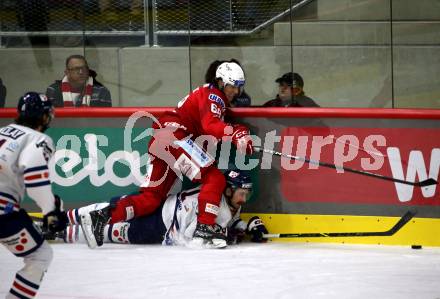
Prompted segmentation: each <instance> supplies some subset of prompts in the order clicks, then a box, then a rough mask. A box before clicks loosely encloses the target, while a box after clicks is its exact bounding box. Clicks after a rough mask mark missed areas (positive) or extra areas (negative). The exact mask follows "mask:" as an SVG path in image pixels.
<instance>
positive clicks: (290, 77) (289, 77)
mask: <svg viewBox="0 0 440 299" xmlns="http://www.w3.org/2000/svg"><path fill="white" fill-rule="evenodd" d="M275 82H276V83H286V84H287V85H290V86H292V87H304V80H303V78H302V77H301V76H300V75H299V74H298V73H292V72H288V73H285V74H284V75H282V76H281V77H279V78H278V79H276V80H275Z"/></svg>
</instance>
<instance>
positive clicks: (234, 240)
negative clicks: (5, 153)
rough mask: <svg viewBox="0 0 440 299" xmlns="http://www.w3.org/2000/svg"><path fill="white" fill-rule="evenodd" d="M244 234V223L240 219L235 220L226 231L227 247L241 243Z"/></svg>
mask: <svg viewBox="0 0 440 299" xmlns="http://www.w3.org/2000/svg"><path fill="white" fill-rule="evenodd" d="M240 224H242V225H240ZM242 226H243V227H242ZM245 234H246V222H243V220H241V219H237V220H236V221H235V222H234V223H233V224H232V225H231V226H230V227H229V229H228V237H227V242H228V245H233V244H239V243H241V241H243V239H244V236H245Z"/></svg>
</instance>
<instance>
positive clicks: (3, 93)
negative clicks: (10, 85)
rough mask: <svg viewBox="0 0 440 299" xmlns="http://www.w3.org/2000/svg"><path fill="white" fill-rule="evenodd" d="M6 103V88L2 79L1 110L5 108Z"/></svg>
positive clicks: (0, 86) (0, 79)
mask: <svg viewBox="0 0 440 299" xmlns="http://www.w3.org/2000/svg"><path fill="white" fill-rule="evenodd" d="M5 102H6V86H4V85H3V81H2V78H0V108H3V107H5Z"/></svg>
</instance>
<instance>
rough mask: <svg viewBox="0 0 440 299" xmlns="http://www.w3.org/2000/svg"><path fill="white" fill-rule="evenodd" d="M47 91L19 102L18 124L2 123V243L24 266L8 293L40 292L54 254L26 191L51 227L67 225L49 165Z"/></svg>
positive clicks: (14, 295) (15, 295) (30, 294)
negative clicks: (32, 212)
mask: <svg viewBox="0 0 440 299" xmlns="http://www.w3.org/2000/svg"><path fill="white" fill-rule="evenodd" d="M52 111H53V110H52V104H51V102H50V101H48V100H47V98H46V96H44V95H40V94H38V93H35V92H28V93H26V94H25V95H24V96H23V97H21V98H20V100H19V102H18V117H17V119H16V120H15V124H10V125H8V126H6V127H3V128H0V228H1V229H0V243H1V244H3V245H4V246H5V247H6V248H7V249H8V250H9V251H10V252H11V253H13V254H14V255H15V256H17V257H22V258H23V260H24V264H25V265H24V267H23V268H22V269H20V270H19V271H18V272H17V274H16V276H15V280H14V282H13V283H12V287H11V289H10V291H9V293H8V294H7V295H6V298H7V299H9V298H34V297H35V296H36V294H37V291H38V288H39V287H40V284H41V281H42V279H43V276H44V273H45V272H46V270H47V269H48V267H49V264H50V262H51V260H52V249H51V248H50V246H49V245H48V243H47V242H46V241H45V240H44V238H43V236H42V234H41V231H40V230H39V229H38V228H36V226H35V225H34V224H33V222H32V219H31V218H30V217H29V216H28V214H27V213H26V211H25V210H24V209H21V208H20V204H21V201H22V200H23V197H24V195H25V193H26V192H27V194H28V195H29V197H31V198H32V199H33V200H34V201H35V202H36V203H37V204H38V206H39V207H40V208H41V210H42V212H43V215H44V218H43V225H44V227H45V230H47V231H51V232H55V231H59V230H62V229H63V227H64V226H65V223H66V221H67V219H66V217H65V215H64V214H63V213H62V212H61V206H62V203H61V200H60V199H59V197H55V196H54V195H53V194H52V190H51V181H50V177H49V171H48V163H49V159H50V158H51V156H52V153H53V150H54V148H53V142H52V140H51V138H50V137H49V136H47V135H45V134H43V132H44V131H45V130H46V129H47V128H48V126H49V123H50V121H51V119H52V117H53V112H52Z"/></svg>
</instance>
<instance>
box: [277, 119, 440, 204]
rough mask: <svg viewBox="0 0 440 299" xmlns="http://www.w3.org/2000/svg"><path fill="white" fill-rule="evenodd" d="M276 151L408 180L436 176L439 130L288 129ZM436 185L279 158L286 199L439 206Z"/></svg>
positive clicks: (439, 143) (436, 178)
mask: <svg viewBox="0 0 440 299" xmlns="http://www.w3.org/2000/svg"><path fill="white" fill-rule="evenodd" d="M278 150H279V151H282V152H283V153H285V154H289V155H295V156H301V157H306V158H307V159H310V160H315V161H322V162H327V163H332V164H335V165H337V166H343V167H348V168H352V169H356V170H361V171H368V172H372V173H375V174H380V175H384V176H389V177H393V178H396V179H401V180H406V181H411V182H414V181H422V180H426V179H428V178H433V179H435V180H437V181H438V178H439V168H440V129H416V128H322V127H321V128H301V127H296V128H295V127H289V128H286V129H284V130H283V131H282V141H281V143H280V147H279V148H278ZM439 188H440V187H439V186H438V185H432V186H428V187H414V186H411V185H406V184H401V183H395V182H392V181H385V180H382V179H378V178H372V177H368V176H363V175H359V174H354V173H349V172H346V171H344V170H342V169H338V170H335V169H331V168H325V167H322V166H318V165H315V164H313V163H306V162H301V161H297V160H293V159H288V158H282V159H281V190H282V194H283V196H284V197H285V198H286V199H287V200H288V201H301V202H304V201H315V202H339V203H353V204H356V203H358V204H392V205H396V204H397V205H399V204H402V205H440V196H439V193H440V192H439Z"/></svg>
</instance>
